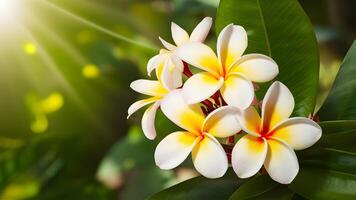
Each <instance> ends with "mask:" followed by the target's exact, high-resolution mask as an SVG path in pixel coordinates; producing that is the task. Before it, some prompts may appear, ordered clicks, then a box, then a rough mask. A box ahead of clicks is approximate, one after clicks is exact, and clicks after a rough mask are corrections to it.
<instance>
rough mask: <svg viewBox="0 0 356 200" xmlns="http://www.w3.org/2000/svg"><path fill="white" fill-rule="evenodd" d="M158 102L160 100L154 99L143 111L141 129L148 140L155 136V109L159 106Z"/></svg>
mask: <svg viewBox="0 0 356 200" xmlns="http://www.w3.org/2000/svg"><path fill="white" fill-rule="evenodd" d="M160 104H161V102H160V101H156V102H155V103H154V104H153V105H151V106H150V107H148V108H147V109H146V111H145V113H144V114H143V116H142V121H141V125H142V130H143V133H144V134H145V136H146V137H147V138H148V139H150V140H153V139H155V138H156V129H155V118H156V112H157V109H158V108H159V105H160Z"/></svg>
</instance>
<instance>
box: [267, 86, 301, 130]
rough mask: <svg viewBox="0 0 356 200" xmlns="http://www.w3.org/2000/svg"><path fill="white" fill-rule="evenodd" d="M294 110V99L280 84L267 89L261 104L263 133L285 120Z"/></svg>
mask: <svg viewBox="0 0 356 200" xmlns="http://www.w3.org/2000/svg"><path fill="white" fill-rule="evenodd" d="M293 109H294V98H293V95H292V93H291V92H290V91H289V89H288V88H287V87H286V86H285V85H283V84H282V83H281V82H279V81H276V82H274V83H273V84H272V85H271V86H270V87H269V89H268V91H267V92H266V94H265V97H264V98H263V103H262V123H263V129H264V132H268V131H270V130H271V129H272V128H273V127H274V126H275V125H277V124H278V123H279V122H281V121H283V120H286V119H288V118H289V116H290V115H291V114H292V112H293Z"/></svg>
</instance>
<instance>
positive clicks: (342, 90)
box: [318, 41, 356, 120]
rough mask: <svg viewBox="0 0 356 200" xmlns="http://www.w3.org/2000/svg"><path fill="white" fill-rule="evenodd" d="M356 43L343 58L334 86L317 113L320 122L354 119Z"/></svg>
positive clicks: (355, 106)
mask: <svg viewBox="0 0 356 200" xmlns="http://www.w3.org/2000/svg"><path fill="white" fill-rule="evenodd" d="M355 98H356V41H355V42H354V43H353V45H352V46H351V48H350V50H349V52H348V53H347V55H346V56H345V58H344V61H343V63H342V65H341V68H340V71H339V73H338V75H337V76H336V79H335V82H334V85H333V87H332V89H331V91H330V93H329V96H328V97H327V98H326V100H325V103H324V105H323V106H322V107H321V109H320V110H319V112H318V115H319V117H320V119H321V120H342V119H356V104H355Z"/></svg>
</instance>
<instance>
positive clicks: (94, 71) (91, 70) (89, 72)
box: [82, 64, 100, 79]
mask: <svg viewBox="0 0 356 200" xmlns="http://www.w3.org/2000/svg"><path fill="white" fill-rule="evenodd" d="M82 74H83V76H84V77H85V78H88V79H95V78H97V77H99V75H100V71H99V69H98V67H97V66H95V65H92V64H88V65H85V66H84V67H83V70H82Z"/></svg>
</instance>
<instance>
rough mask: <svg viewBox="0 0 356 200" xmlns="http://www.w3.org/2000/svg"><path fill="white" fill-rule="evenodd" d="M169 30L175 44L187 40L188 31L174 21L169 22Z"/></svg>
mask: <svg viewBox="0 0 356 200" xmlns="http://www.w3.org/2000/svg"><path fill="white" fill-rule="evenodd" d="M171 31H172V37H173V40H174V42H175V43H176V45H177V46H179V45H182V44H183V43H186V42H188V41H189V35H188V33H187V32H186V31H185V30H184V29H182V28H181V27H180V26H178V25H177V24H176V23H174V22H172V23H171Z"/></svg>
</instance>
